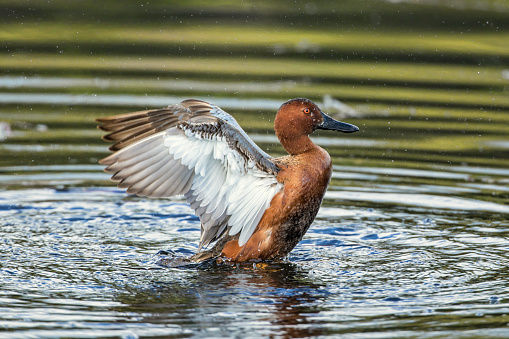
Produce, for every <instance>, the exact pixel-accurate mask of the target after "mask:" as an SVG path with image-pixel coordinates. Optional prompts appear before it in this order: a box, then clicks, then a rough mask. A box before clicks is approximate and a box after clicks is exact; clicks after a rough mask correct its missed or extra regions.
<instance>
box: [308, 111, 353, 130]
mask: <svg viewBox="0 0 509 339" xmlns="http://www.w3.org/2000/svg"><path fill="white" fill-rule="evenodd" d="M322 117H323V122H322V123H321V124H320V125H318V126H317V128H318V129H328V130H331V131H338V132H343V133H352V132H357V131H358V130H359V127H357V126H355V125H352V124H347V123H346V122H341V121H337V120H334V119H332V118H331V117H330V116H328V115H327V114H325V113H323V112H322Z"/></svg>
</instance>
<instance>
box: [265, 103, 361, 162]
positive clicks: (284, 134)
mask: <svg viewBox="0 0 509 339" xmlns="http://www.w3.org/2000/svg"><path fill="white" fill-rule="evenodd" d="M316 129H325V130H332V131H338V132H343V133H352V132H357V131H358V130H359V128H358V127H357V126H355V125H351V124H347V123H346V122H341V121H337V120H334V119H332V118H331V117H330V116H328V115H327V114H325V113H323V112H322V110H321V109H320V108H318V106H317V105H316V104H315V103H314V102H312V101H311V100H309V99H305V98H296V99H292V100H288V101H287V102H285V103H284V104H282V105H281V107H279V110H278V112H277V114H276V119H275V120H274V130H275V131H276V135H277V137H278V139H279V141H280V142H281V144H282V145H283V147H284V148H285V149H286V150H287V151H288V152H289V153H290V154H296V153H301V152H305V151H306V148H307V145H304V144H303V142H304V140H305V139H307V137H308V135H309V134H311V133H313V132H314V131H315V130H316ZM303 137H304V139H303Z"/></svg>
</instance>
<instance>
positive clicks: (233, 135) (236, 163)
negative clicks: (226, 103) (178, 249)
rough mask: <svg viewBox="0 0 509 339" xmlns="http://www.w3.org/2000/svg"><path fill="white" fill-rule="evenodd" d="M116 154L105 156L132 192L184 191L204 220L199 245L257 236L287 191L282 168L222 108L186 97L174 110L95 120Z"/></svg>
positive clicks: (160, 193)
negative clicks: (224, 237) (274, 201)
mask: <svg viewBox="0 0 509 339" xmlns="http://www.w3.org/2000/svg"><path fill="white" fill-rule="evenodd" d="M97 121H98V122H100V123H101V124H102V125H100V126H99V128H100V129H102V130H104V131H107V132H109V134H107V135H105V136H104V137H103V139H104V140H106V141H111V142H114V143H115V144H114V145H113V146H111V147H110V149H111V150H112V151H115V153H113V154H112V155H110V156H108V157H107V158H104V159H102V160H101V161H100V163H101V164H103V165H107V167H106V169H105V171H106V172H109V173H114V175H113V177H112V180H114V181H119V184H118V187H121V188H127V193H130V194H137V195H140V196H148V197H170V196H173V195H178V194H183V195H184V196H185V197H186V199H187V201H188V202H189V204H190V205H191V207H192V208H193V209H194V210H195V213H196V214H197V215H198V216H199V218H200V220H201V228H202V229H201V231H202V232H201V240H200V247H199V249H201V248H202V247H203V246H207V245H208V244H209V243H210V242H212V241H215V240H217V239H219V238H220V237H221V236H222V235H223V234H224V232H226V231H228V232H229V234H230V235H235V234H237V233H239V232H240V237H239V246H243V245H244V244H245V243H246V242H247V240H248V239H249V238H250V237H251V235H252V234H253V232H254V230H255V228H256V226H257V225H258V222H259V221H260V219H261V217H262V215H263V213H264V212H265V210H266V209H267V208H268V207H269V205H270V202H271V200H272V198H273V197H274V196H275V195H276V193H278V192H279V191H280V190H281V189H282V185H281V184H280V183H278V182H277V180H276V175H277V172H278V167H277V166H276V165H275V164H274V163H273V162H272V161H271V159H272V158H271V157H270V156H269V155H268V154H266V153H265V152H264V151H263V150H261V149H260V148H259V147H258V146H257V145H256V144H255V143H254V142H253V141H252V140H251V139H250V138H249V137H248V136H247V134H246V133H245V132H244V130H242V128H241V127H240V126H239V124H238V123H237V121H235V119H234V118H233V117H232V116H231V115H229V114H228V113H226V112H224V111H223V110H221V109H220V108H219V107H217V106H214V105H211V104H208V103H206V102H204V101H199V100H192V99H190V100H185V101H183V102H181V103H180V104H177V105H172V106H169V107H168V108H164V109H158V110H149V111H141V112H134V113H129V114H123V115H117V116H113V117H107V118H101V119H97Z"/></svg>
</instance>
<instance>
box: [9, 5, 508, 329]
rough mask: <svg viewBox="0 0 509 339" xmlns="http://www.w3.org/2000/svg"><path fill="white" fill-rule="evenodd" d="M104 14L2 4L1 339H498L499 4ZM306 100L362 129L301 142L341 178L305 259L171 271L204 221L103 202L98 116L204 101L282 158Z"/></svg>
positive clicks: (504, 122) (504, 207) (131, 201)
mask: <svg viewBox="0 0 509 339" xmlns="http://www.w3.org/2000/svg"><path fill="white" fill-rule="evenodd" d="M114 3H115V2H108V3H105V4H104V5H102V7H100V8H96V7H94V8H92V7H90V8H88V7H86V6H84V5H82V4H80V3H76V4H70V3H66V6H67V7H66V6H62V3H59V2H58V1H53V2H49V3H44V4H41V3H38V4H32V5H31V7H30V9H29V8H28V7H27V6H28V5H26V6H25V5H24V4H18V3H17V2H14V1H13V2H7V3H6V4H5V5H4V6H5V13H8V14H6V15H7V16H6V18H5V20H4V21H3V22H2V23H1V24H0V25H2V27H3V29H2V30H0V41H2V43H4V45H5V46H6V48H5V49H4V50H3V51H2V52H1V53H0V65H2V67H0V337H1V338H37V337H43V338H59V337H68V338H73V337H76V338H83V337H89V338H90V337H92V338H93V337H123V338H138V337H205V338H224V337H243V338H244V337H279V338H287V337H288V338H290V337H328V336H332V337H339V336H342V335H344V336H345V337H348V338H365V337H371V338H398V337H402V338H408V337H419V338H438V337H441V338H443V337H447V338H467V337H468V338H470V337H508V336H509V327H508V324H509V315H508V314H509V306H508V305H509V301H508V297H507V295H509V283H508V281H509V274H508V271H507V266H508V264H509V253H508V251H509V222H508V221H507V219H508V216H509V203H508V201H509V157H508V154H509V153H508V151H509V139H508V137H507V136H508V135H509V127H508V126H509V114H508V113H509V101H508V99H507V98H508V96H507V88H508V86H509V77H508V76H507V72H508V69H509V50H508V49H507V43H506V41H507V31H508V28H509V27H507V22H509V10H508V8H507V6H505V5H504V4H501V3H497V2H490V1H486V2H458V3H457V4H461V5H462V6H460V7H461V8H459V9H458V8H449V7H441V6H440V5H437V4H435V3H430V4H426V5H418V4H417V5H416V4H411V3H410V4H409V3H405V2H401V3H398V4H389V5H388V4H385V3H383V2H377V1H375V2H371V3H370V5H369V6H368V5H359V4H357V3H356V2H355V3H354V2H352V3H350V2H345V3H344V4H343V5H337V6H342V7H337V8H332V9H331V8H329V7H323V5H321V4H309V3H302V4H300V3H297V5H296V6H300V7H299V8H301V9H296V8H293V9H292V8H279V7H277V6H275V5H270V4H269V3H265V2H260V3H259V5H258V7H257V8H256V9H255V8H250V7H249V6H248V7H242V6H240V5H235V4H232V5H231V6H232V7H227V8H228V9H227V10H225V9H223V10H222V11H221V10H218V9H217V8H215V9H214V8H210V7H204V8H203V7H200V8H199V10H201V12H199V10H198V9H197V8H198V7H196V6H198V5H195V4H194V3H189V4H187V5H178V6H177V5H175V6H174V7H171V8H170V7H168V5H167V4H165V3H159V2H158V1H155V2H151V3H150V4H145V5H144V6H141V5H134V4H133V5H131V6H124V3H123V2H122V4H120V5H119V4H117V5H118V6H114ZM69 6H70V7H69ZM200 6H201V5H200ZM239 6H240V7H239ZM359 6H361V7H359ZM458 6H459V5H458ZM142 7H143V8H142ZM63 9H66V10H69V12H66V11H63ZM334 11H336V13H341V14H340V18H341V20H338V17H337V15H338V14H334ZM69 13H81V14H80V15H82V16H83V18H80V17H74V16H73V15H74V14H72V15H70V14H69ZM196 13H201V14H199V15H198V14H196ZM415 13H417V14H415ZM69 15H70V16H69ZM20 18H24V19H23V20H20ZM86 18H94V22H93V23H91V22H90V21H87V20H86ZM252 18H256V20H254V19H252ZM318 19H319V20H318ZM126 20H127V21H128V22H129V26H128V27H126ZM251 20H254V21H251ZM246 21H247V23H246ZM297 22H300V23H301V25H300V28H297V27H296V25H295V23H297ZM232 27H233V29H232ZM292 27H293V28H292ZM297 96H307V97H309V98H311V99H313V100H314V101H315V102H317V103H318V104H319V105H320V107H322V109H323V110H324V111H326V112H329V113H330V114H331V115H333V116H334V117H336V118H339V119H342V120H344V121H347V122H350V123H353V124H355V125H357V126H359V127H360V128H361V131H360V132H358V133H355V134H351V135H340V136H337V135H334V134H333V133H331V132H320V133H315V134H314V135H313V140H314V141H315V142H316V143H317V144H319V145H322V146H323V147H324V148H326V149H327V150H328V151H329V153H330V154H331V156H332V159H333V163H334V172H333V178H332V181H331V184H330V187H329V190H328V192H327V194H326V196H325V200H324V202H323V205H322V208H321V210H320V212H319V214H318V216H317V218H316V220H315V222H314V223H313V225H312V226H311V228H310V230H309V231H308V233H307V234H306V236H305V237H304V239H303V240H302V241H301V243H299V245H298V246H297V247H296V248H295V249H294V250H293V251H292V252H291V254H290V255H289V256H288V258H286V259H285V260H283V261H281V262H275V263H274V262H271V263H258V264H255V265H253V264H252V263H251V264H242V265H226V264H217V263H206V264H200V265H188V266H183V267H169V266H167V265H166V266H165V265H164V264H165V263H167V262H168V258H175V257H177V258H184V257H187V256H190V255H192V254H194V253H195V251H196V250H197V246H198V239H199V233H200V231H199V230H200V225H199V220H198V219H197V218H196V217H195V216H194V215H193V213H192V210H191V209H190V208H189V207H188V206H187V205H186V204H185V202H184V200H183V199H181V198H179V197H174V198H167V199H146V198H138V197H133V196H127V195H126V194H125V192H124V191H122V190H119V189H116V188H114V186H113V184H112V183H111V182H110V181H109V176H108V175H107V174H105V173H103V172H102V166H100V165H98V164H97V161H98V160H99V159H101V158H102V157H104V156H106V155H107V154H108V151H107V145H106V144H105V143H104V142H102V141H101V140H100V136H101V135H102V133H101V132H100V131H98V130H97V129H96V124H95V122H94V119H95V118H97V117H100V116H108V115H113V114H119V113H125V112H129V111H134V110H140V109H145V108H157V107H162V106H166V105H168V104H172V103H175V102H178V101H180V100H182V99H186V98H190V97H194V98H200V99H204V100H207V101H210V102H214V103H216V104H218V105H220V106H221V107H223V108H224V109H226V110H227V111H229V112H230V113H232V114H234V115H235V117H236V118H237V120H238V121H239V123H240V124H241V125H242V126H243V127H244V128H245V129H246V131H247V132H248V134H249V135H250V136H252V138H253V140H255V141H256V142H257V144H259V145H260V146H261V147H262V148H263V149H264V150H266V151H267V152H269V153H270V154H272V155H274V156H279V155H283V154H284V153H283V150H282V148H281V147H280V146H279V144H278V143H277V140H276V139H275V136H274V134H273V127H272V125H273V119H274V114H275V111H276V109H277V107H278V106H279V105H280V104H281V103H282V102H284V101H285V100H287V99H289V98H292V97H297ZM160 251H166V253H167V254H165V252H160Z"/></svg>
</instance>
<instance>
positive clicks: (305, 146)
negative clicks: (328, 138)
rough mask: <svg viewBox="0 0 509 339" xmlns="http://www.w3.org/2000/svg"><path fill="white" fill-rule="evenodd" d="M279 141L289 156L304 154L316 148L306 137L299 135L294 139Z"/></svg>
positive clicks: (284, 138) (285, 138)
mask: <svg viewBox="0 0 509 339" xmlns="http://www.w3.org/2000/svg"><path fill="white" fill-rule="evenodd" d="M279 141H280V142H281V145H282V146H283V147H284V149H285V150H286V151H287V152H288V153H289V154H290V155H298V154H302V153H306V152H309V151H310V150H312V149H313V148H315V147H316V145H315V144H314V143H313V142H312V141H311V139H310V138H309V136H307V135H299V136H296V137H289V136H287V137H283V138H280V140H279Z"/></svg>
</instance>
